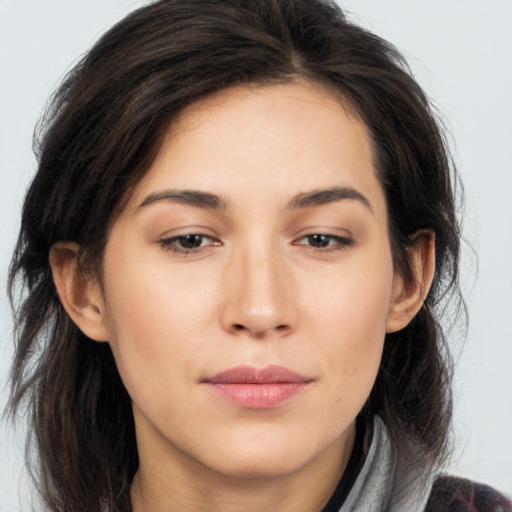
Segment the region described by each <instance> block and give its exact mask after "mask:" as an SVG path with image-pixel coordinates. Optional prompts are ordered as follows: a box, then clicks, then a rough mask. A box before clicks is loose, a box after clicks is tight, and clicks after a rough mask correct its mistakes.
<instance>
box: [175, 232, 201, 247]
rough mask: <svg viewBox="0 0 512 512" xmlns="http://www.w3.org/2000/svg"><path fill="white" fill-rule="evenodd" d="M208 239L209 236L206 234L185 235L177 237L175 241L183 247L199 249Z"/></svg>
mask: <svg viewBox="0 0 512 512" xmlns="http://www.w3.org/2000/svg"><path fill="white" fill-rule="evenodd" d="M206 239H207V237H205V236H204V235H196V234H194V235H185V236H178V237H176V239H175V243H176V245H179V246H180V247H181V248H182V249H197V248H198V247H201V246H202V245H203V242H204V241H205V240H206Z"/></svg>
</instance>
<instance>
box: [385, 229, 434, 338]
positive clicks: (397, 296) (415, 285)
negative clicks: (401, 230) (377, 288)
mask: <svg viewBox="0 0 512 512" xmlns="http://www.w3.org/2000/svg"><path fill="white" fill-rule="evenodd" d="M407 252H408V256H409V260H410V264H411V271H412V279H405V278H404V277H403V276H400V275H398V274H396V275H395V278H394V282H393V297H392V302H391V307H390V309H389V313H388V319H387V322H386V332H388V333H391V332H396V331H399V330H400V329H403V328H404V327H405V326H406V325H407V324H408V323H409V322H410V321H411V320H412V319H413V318H414V316H415V315H416V313H417V312H418V311H419V310H420V309H421V307H422V306H423V303H424V302H425V299H426V297H427V295H428V292H429V290H430V286H431V284H432V279H433V278H434V271H435V264H436V260H435V258H436V257H435V233H434V232H433V231H431V230H430V229H422V230H420V231H417V232H416V233H415V234H414V238H413V243H412V245H411V246H410V247H408V248H407Z"/></svg>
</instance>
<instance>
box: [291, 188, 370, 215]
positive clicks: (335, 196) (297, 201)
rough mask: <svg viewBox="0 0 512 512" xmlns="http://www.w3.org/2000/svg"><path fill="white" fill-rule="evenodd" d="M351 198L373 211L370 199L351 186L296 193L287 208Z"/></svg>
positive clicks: (307, 206) (317, 204) (318, 204)
mask: <svg viewBox="0 0 512 512" xmlns="http://www.w3.org/2000/svg"><path fill="white" fill-rule="evenodd" d="M344 200H352V201H358V202H359V203H361V204H363V205H364V206H366V208H368V209H369V210H370V212H372V213H373V209H372V206H371V204H370V201H368V199H367V198H366V197H365V196H364V195H363V194H361V192H359V191H357V190H356V189H355V188H352V187H346V186H343V187H331V188H326V189H318V190H312V191H311V192H304V193H301V194H297V195H296V196H295V197H294V198H292V200H291V201H290V202H289V203H288V206H287V208H288V209H289V210H297V209H300V208H309V207H311V206H321V205H323V204H329V203H334V202H336V201H344Z"/></svg>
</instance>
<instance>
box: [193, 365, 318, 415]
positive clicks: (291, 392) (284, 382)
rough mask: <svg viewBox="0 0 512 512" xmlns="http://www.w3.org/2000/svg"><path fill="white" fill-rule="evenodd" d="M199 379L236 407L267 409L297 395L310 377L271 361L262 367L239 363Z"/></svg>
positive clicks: (307, 383) (305, 386)
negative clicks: (270, 363)
mask: <svg viewBox="0 0 512 512" xmlns="http://www.w3.org/2000/svg"><path fill="white" fill-rule="evenodd" d="M201 382H202V383H204V384H206V385H207V386H208V387H209V388H210V389H211V390H212V391H213V392H214V393H216V394H217V395H219V396H220V397H221V398H223V399H225V400H227V401H228V402H231V403H233V404H235V405H237V406H238V407H243V408H247V409H270V408H273V407H277V406H279V405H281V404H282V403H284V402H286V401H287V400H289V399H291V398H292V397H294V396H296V395H298V394H299V393H300V392H301V391H303V390H304V389H305V388H307V387H308V386H309V385H310V384H311V383H312V382H313V379H312V378H310V377H306V376H304V375H301V374H299V373H296V372H294V371H292V370H290V369H288V368H285V367H284V366H275V365H273V366H267V367H265V368H262V369H258V368H254V367H252V366H238V367H236V368H231V369H229V370H225V371H223V372H220V373H218V374H216V375H213V376H212V377H207V378H205V379H203V380H202V381H201Z"/></svg>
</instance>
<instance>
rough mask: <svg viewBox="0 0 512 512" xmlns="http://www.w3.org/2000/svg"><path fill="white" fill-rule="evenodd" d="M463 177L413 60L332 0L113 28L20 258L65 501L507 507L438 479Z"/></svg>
mask: <svg viewBox="0 0 512 512" xmlns="http://www.w3.org/2000/svg"><path fill="white" fill-rule="evenodd" d="M454 179H455V178H454V176H453V170H452V168H451V164H450V158H449V154H448V151H447V149H446V147H445V144H444V140H443V134H442V132H441V131H440V130H439V127H438V124H437V121H436V119H435V116H434V115H433V113H432V111H431V109H430V107H429V103H428V100H427V99H426V98H425V96H424V94H423V92H422V91H421V89H420V88H419V87H418V86H417V84H416V83H415V82H414V80H413V79H412V78H411V77H410V75H409V74H408V73H407V70H406V68H405V65H404V63H403V61H402V60H401V57H400V55H399V54H398V53H397V52H396V51H395V50H394V49H393V48H392V47H391V46H390V45H388V44H387V43H385V42H384V41H382V40H380V39H378V38H376V37H375V36H374V35H372V34H369V33H368V32H365V31H363V30H362V29H360V28H358V27H356V26H354V25H352V24H350V23H348V22H347V21H346V20H345V18H344V16H343V14H342V13H341V12H340V11H339V9H337V8H336V7H334V6H333V5H331V4H329V3H326V2H321V1H314V2H313V1H299V0H297V1H294V2H279V1H275V0H258V1H251V2H243V1H235V0H232V1H228V2H226V1H223V2H220V1H219V2H212V1H211V0H209V1H206V0H202V1H198V0H193V1H190V0H189V1H187V2H184V1H161V2H156V3H154V4H152V5H150V6H148V7H146V8H143V9H141V10H139V11H137V12H135V13H133V14H132V15H130V16H129V17H128V18H126V19H125V20H124V21H122V22H121V23H120V24H119V25H118V26H116V27H114V28H113V29H112V30H111V31H109V32H108V33H107V34H106V35H105V36H104V37H103V38H102V39H101V40H100V41H99V42H98V43H97V45H96V46H95V47H94V48H93V49H92V50H91V52H90V53H89V54H88V56H86V57H85V59H84V60H83V61H82V62H81V63H80V64H79V65H78V66H77V67H76V68H75V70H74V71H73V72H72V73H71V74H70V75H69V77H68V79H67V80H66V82H65V83H64V84H63V86H62V87H61V89H60V90H59V92H58V94H57V95H56V97H55V101H54V104H53V109H51V111H50V113H49V119H48V122H47V128H46V131H45V133H44V135H43V138H42V141H41V154H40V167H39V171H38V174H37V176H36V178H35V180H34V182H33V184H32V186H31V188H30V190H29V192H28V195H27V199H26V202H25V207H24V212H23V222H22V231H21V234H20V239H19V244H18V247H17V251H16V253H15V256H14V259H13V264H12V270H11V286H14V285H15V283H16V282H17V280H18V279H23V280H24V284H25V286H26V287H27V288H26V289H27V291H28V295H27V298H26V301H25V302H24V304H23V305H21V307H20V308H19V310H18V311H19V316H18V318H17V322H18V328H19V331H18V332H19V339H18V347H17V355H16V360H15V362H14V366H13V376H14V377H13V387H12V399H11V404H12V408H13V410H14V411H15V410H16V409H17V408H18V407H19V406H20V404H21V403H22V401H23V400H28V405H29V407H30V408H31V411H32V418H33V433H34V440H35V442H36V446H37V449H38V453H39V459H40V471H39V476H38V482H39V487H40V490H41V495H42V498H43V500H44V503H45V505H46V506H47V508H48V510H55V511H56V510H66V511H78V510H83V511H92V510H123V511H124V510H134V511H136V512H137V511H142V510H152V511H159V510H223V511H231V510H301V511H318V510H325V511H331V510H342V511H345V510H424V509H425V510H444V509H443V507H445V509H447V508H446V507H448V506H450V505H451V504H452V502H455V503H459V504H460V503H462V502H463V501H464V500H465V501H468V503H469V502H471V501H472V502H473V503H474V502H475V500H481V501H482V500H483V502H485V503H486V504H485V506H486V507H487V509H488V510H493V507H502V508H503V507H510V504H509V503H507V502H506V500H505V499H504V498H503V497H501V496H499V495H497V494H496V493H494V492H493V491H492V490H490V489H489V488H486V487H480V486H474V485H473V484H471V483H468V482H461V481H459V480H454V479H449V478H446V477H439V476H438V474H439V466H440V464H441V462H442V460H443V457H444V456H445V454H446V440H447V432H448V428H449V422H450V393H449V384H450V371H449V359H448V356H447V355H446V351H445V347H444V340H443V335H442V331H441V329H440V327H439V324H438V320H439V312H438V309H439V303H440V301H441V300H442V299H443V298H446V297H447V296H448V294H454V297H457V262H458V253H459V231H458V226H457V222H456V218H455V213H454V194H453V189H452V188H453V187H452V183H453V180H454ZM11 289H13V288H11ZM452 488H453V489H452ZM478 506H480V505H478ZM482 506H484V505H482ZM468 507H469V504H468ZM481 509H482V510H487V509H486V508H481ZM468 510H470V509H469V508H468ZM496 510H497V509H496Z"/></svg>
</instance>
